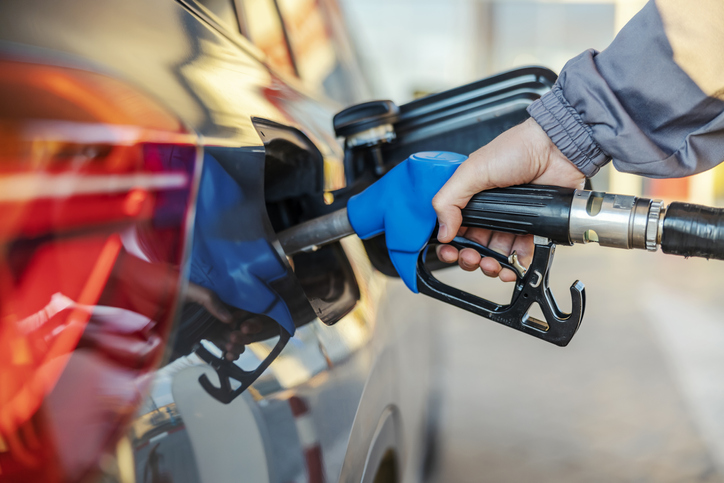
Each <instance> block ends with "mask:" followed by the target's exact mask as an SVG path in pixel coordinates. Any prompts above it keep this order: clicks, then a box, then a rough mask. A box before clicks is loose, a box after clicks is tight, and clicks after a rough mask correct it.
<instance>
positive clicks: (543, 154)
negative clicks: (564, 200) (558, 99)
mask: <svg viewBox="0 0 724 483" xmlns="http://www.w3.org/2000/svg"><path fill="white" fill-rule="evenodd" d="M523 124H524V125H525V129H526V139H527V140H528V142H529V149H530V153H531V154H532V155H533V156H532V159H534V162H535V163H536V164H537V168H538V175H537V176H536V179H535V182H536V183H538V184H553V185H558V186H566V187H571V188H581V187H583V184H584V182H585V179H586V176H585V175H584V174H583V172H581V170H580V169H579V168H578V167H577V166H576V165H575V164H574V163H573V162H572V161H571V160H570V159H568V158H567V157H566V155H565V154H563V152H562V151H561V150H560V149H559V148H558V146H557V145H556V144H555V142H553V140H552V139H551V138H550V137H549V136H548V134H547V133H546V131H544V130H543V128H542V127H541V126H540V125H539V124H538V123H537V122H536V121H535V119H533V118H532V117H531V118H529V119H527V120H526V121H525V122H524V123H523Z"/></svg>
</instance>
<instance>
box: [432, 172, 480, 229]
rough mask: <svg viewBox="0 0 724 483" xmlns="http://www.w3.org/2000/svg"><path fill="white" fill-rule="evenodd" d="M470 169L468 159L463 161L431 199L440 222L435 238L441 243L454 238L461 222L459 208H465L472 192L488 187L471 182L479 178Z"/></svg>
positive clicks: (461, 217) (461, 216)
mask: <svg viewBox="0 0 724 483" xmlns="http://www.w3.org/2000/svg"><path fill="white" fill-rule="evenodd" d="M470 169H471V165H470V163H469V161H465V162H464V163H463V164H462V165H460V167H459V168H458V169H457V170H456V171H455V173H454V174H453V175H452V176H451V177H450V179H449V180H448V181H447V183H445V185H443V187H442V188H440V191H438V192H437V194H436V195H435V197H434V198H433V199H432V207H433V208H434V209H435V212H436V213H437V219H438V221H439V223H440V229H439V230H438V234H437V239H438V241H440V242H441V243H449V242H450V241H452V239H453V238H455V235H456V234H457V232H458V230H459V229H460V225H461V224H462V222H463V215H462V213H461V211H460V210H462V209H463V208H465V206H466V205H467V204H468V201H470V198H472V196H473V195H474V194H476V193H478V192H479V191H482V190H483V189H486V188H487V187H488V186H487V183H485V186H483V187H481V183H478V182H471V181H472V180H473V179H475V178H479V174H478V173H471V172H470Z"/></svg>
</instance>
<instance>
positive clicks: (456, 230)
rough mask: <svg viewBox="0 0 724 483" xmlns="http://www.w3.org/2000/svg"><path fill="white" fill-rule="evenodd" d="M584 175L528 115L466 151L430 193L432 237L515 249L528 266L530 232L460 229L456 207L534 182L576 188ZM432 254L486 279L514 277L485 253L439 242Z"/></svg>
mask: <svg viewBox="0 0 724 483" xmlns="http://www.w3.org/2000/svg"><path fill="white" fill-rule="evenodd" d="M585 179H586V178H585V176H584V175H583V173H581V172H580V171H579V170H578V168H576V166H575V165H574V164H573V163H571V162H570V161H569V160H568V158H566V157H565V156H564V155H563V153H561V151H560V150H559V149H558V148H557V147H556V145H555V144H553V142H552V141H551V140H550V138H549V137H548V135H547V134H546V133H545V131H543V129H542V128H541V127H540V126H539V125H538V124H537V123H536V122H535V121H534V120H533V119H528V120H527V121H525V122H524V123H522V124H519V125H518V126H515V127H514V128H512V129H509V130H508V131H506V132H504V133H503V134H501V135H500V136H498V137H497V138H495V139H494V140H493V141H491V142H490V143H489V144H487V145H485V146H483V147H482V148H480V149H478V150H477V151H475V152H474V153H472V154H471V155H470V157H469V158H468V159H467V160H466V161H465V162H464V163H463V164H462V165H460V167H459V168H458V169H457V171H455V174H453V175H452V177H451V178H450V179H449V180H448V182H447V183H445V185H444V186H443V187H442V189H441V190H440V191H439V192H438V193H437V195H435V198H433V200H432V206H433V207H434V208H435V211H436V212H437V217H438V220H439V222H440V229H439V231H438V236H437V239H438V241H440V242H441V243H449V242H450V241H451V240H452V239H453V238H454V237H455V236H456V234H459V235H462V236H465V237H466V238H469V239H471V240H473V241H476V242H478V243H481V244H483V245H486V246H488V247H490V248H491V249H493V250H495V251H497V252H500V253H503V254H505V255H509V254H510V253H512V252H513V251H516V252H517V254H518V260H519V261H520V263H521V264H522V265H524V266H529V265H530V262H531V260H532V259H533V237H532V236H530V235H527V236H515V235H512V234H509V233H498V232H492V231H490V230H485V229H482V228H465V227H463V228H461V227H460V225H461V223H462V213H461V212H460V210H461V209H462V208H464V207H465V206H466V205H467V204H468V201H470V198H471V197H472V196H473V195H474V194H476V193H479V192H480V191H483V190H487V189H491V188H504V187H507V186H515V185H520V184H526V183H534V184H545V185H555V186H563V187H568V188H579V189H580V188H583V183H584V182H585ZM437 254H438V257H439V258H440V260H442V261H444V262H448V263H452V262H455V261H457V262H458V264H459V265H460V267H461V268H462V269H463V270H467V271H473V270H476V269H477V268H478V267H480V268H481V269H482V271H483V273H485V275H487V276H489V277H497V276H500V279H501V280H503V281H504V282H512V281H515V274H514V273H513V271H512V270H509V269H504V270H501V268H502V267H501V266H500V264H499V263H498V262H497V261H495V260H493V259H492V258H490V257H485V258H482V259H481V257H480V255H479V254H478V252H476V251H475V250H472V249H469V248H466V249H463V250H462V251H461V252H460V253H458V251H457V250H456V249H455V248H454V247H452V246H450V245H441V246H440V247H438V251H437Z"/></svg>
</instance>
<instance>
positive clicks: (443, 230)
mask: <svg viewBox="0 0 724 483" xmlns="http://www.w3.org/2000/svg"><path fill="white" fill-rule="evenodd" d="M446 236H447V226H446V225H445V223H440V228H438V229H437V239H438V240H441V239H443V238H445V237H446Z"/></svg>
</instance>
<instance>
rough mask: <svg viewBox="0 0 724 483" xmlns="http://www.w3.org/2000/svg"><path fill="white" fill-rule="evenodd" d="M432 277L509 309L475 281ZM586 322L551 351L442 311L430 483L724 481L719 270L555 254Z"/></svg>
mask: <svg viewBox="0 0 724 483" xmlns="http://www.w3.org/2000/svg"><path fill="white" fill-rule="evenodd" d="M440 278H441V279H443V280H444V281H446V282H450V283H453V284H455V285H457V286H458V287H460V288H464V289H466V290H468V291H472V292H475V293H477V294H479V295H482V296H485V297H489V298H492V299H494V300H497V301H501V302H502V301H505V299H506V296H505V295H504V294H509V293H510V292H509V287H507V286H504V284H502V283H501V282H497V281H495V282H494V281H491V280H487V279H486V278H485V277H484V276H483V275H482V274H481V273H480V272H477V273H475V274H469V273H464V272H462V271H460V270H447V271H445V272H444V273H441V274H440ZM576 279H581V280H582V281H584V283H585V284H586V292H587V301H588V305H587V308H586V314H585V318H584V321H583V324H582V326H581V329H580V330H579V331H578V333H577V334H576V336H575V337H574V339H573V341H572V342H571V344H570V345H569V346H568V347H566V348H559V347H556V346H553V345H551V344H548V343H545V342H542V341H540V340H537V339H534V338H532V337H529V336H526V335H524V334H522V333H518V332H516V331H513V330H510V329H508V328H505V327H502V326H499V325H498V324H495V323H492V322H490V321H487V320H484V319H480V318H478V317H476V316H473V315H471V314H468V313H466V312H463V311H460V310H459V309H454V308H450V309H445V310H443V311H442V316H441V324H442V326H443V327H444V329H443V330H442V331H441V332H442V334H443V335H442V337H443V341H444V347H445V349H446V351H445V362H444V367H443V370H442V371H441V373H442V374H443V388H444V391H443V394H444V397H443V401H442V410H441V413H442V416H441V427H440V439H439V445H438V448H439V453H438V455H437V464H436V472H435V475H436V477H435V478H434V481H437V482H460V483H464V482H476V483H479V482H495V483H519V482H539V483H544V482H556V483H565V482H607V483H608V482H656V483H666V482H707V483H708V482H720V481H724V477H723V476H724V287H722V285H723V284H724V262H723V261H706V260H699V259H689V260H685V259H683V258H679V257H673V256H666V255H663V254H661V253H655V254H652V253H646V252H642V251H623V250H614V249H605V248H601V247H598V246H577V247H559V249H558V252H557V253H556V260H555V262H554V265H553V272H552V279H551V286H552V287H553V290H554V293H555V294H556V297H557V298H558V300H559V301H560V303H561V305H562V306H566V305H568V306H570V301H569V300H570V296H569V295H568V287H569V286H570V284H571V283H573V281H574V280H576Z"/></svg>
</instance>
